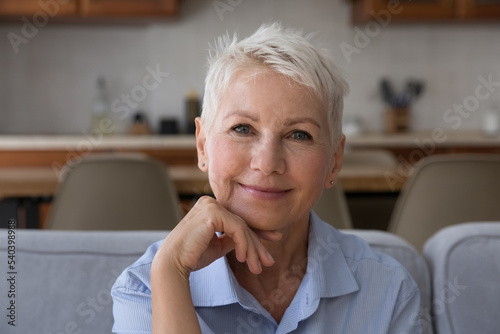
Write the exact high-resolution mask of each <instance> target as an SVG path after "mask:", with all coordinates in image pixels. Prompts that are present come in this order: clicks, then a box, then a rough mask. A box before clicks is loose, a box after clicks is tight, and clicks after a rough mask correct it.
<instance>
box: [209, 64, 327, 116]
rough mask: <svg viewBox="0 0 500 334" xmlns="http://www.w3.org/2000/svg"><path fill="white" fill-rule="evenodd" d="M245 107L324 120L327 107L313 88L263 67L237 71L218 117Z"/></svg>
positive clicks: (264, 111)
mask: <svg viewBox="0 0 500 334" xmlns="http://www.w3.org/2000/svg"><path fill="white" fill-rule="evenodd" d="M234 110H244V111H246V112H250V113H257V114H260V113H262V114H265V115H268V116H269V115H274V116H282V117H287V116H294V117H296V116H308V117H314V118H317V119H318V121H320V122H323V121H324V120H325V119H326V109H325V108H324V106H323V104H322V103H321V101H320V100H319V99H318V98H317V97H316V95H315V94H314V93H313V92H312V90H311V89H309V88H308V87H305V86H303V85H301V84H299V83H297V82H295V81H294V80H292V79H291V78H288V77H285V76H284V75H282V74H279V73H277V72H275V71H272V70H269V69H267V68H263V67H255V68H249V69H242V70H240V71H238V72H236V73H235V74H234V75H233V76H232V78H231V80H230V83H229V85H228V87H227V88H226V89H225V91H224V93H223V94H222V96H221V99H220V101H219V108H218V115H217V116H218V117H216V118H219V119H220V118H221V116H222V118H223V117H224V114H227V113H228V112H234Z"/></svg>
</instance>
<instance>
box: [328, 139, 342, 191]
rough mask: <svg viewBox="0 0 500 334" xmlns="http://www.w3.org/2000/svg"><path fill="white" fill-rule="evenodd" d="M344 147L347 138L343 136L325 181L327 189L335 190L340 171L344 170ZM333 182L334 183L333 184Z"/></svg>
mask: <svg viewBox="0 0 500 334" xmlns="http://www.w3.org/2000/svg"><path fill="white" fill-rule="evenodd" d="M344 146H345V136H344V135H342V139H341V140H340V143H339V144H338V147H337V150H336V151H335V153H334V156H333V161H332V163H331V167H330V171H329V173H328V174H327V176H326V179H325V188H326V189H330V188H333V187H334V186H335V184H336V183H337V177H338V174H339V172H340V169H341V168H342V161H343V159H344ZM331 181H333V183H332V182H331Z"/></svg>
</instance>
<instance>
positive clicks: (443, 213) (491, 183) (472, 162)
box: [388, 154, 500, 250]
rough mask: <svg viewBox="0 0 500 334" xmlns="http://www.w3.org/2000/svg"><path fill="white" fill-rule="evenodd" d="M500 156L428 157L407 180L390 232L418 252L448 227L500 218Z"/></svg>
mask: <svg viewBox="0 0 500 334" xmlns="http://www.w3.org/2000/svg"><path fill="white" fill-rule="evenodd" d="M499 199H500V155H473V154H466V155H461V154H456V155H442V156H432V157H428V158H425V159H423V160H422V161H421V163H419V164H418V165H417V166H416V168H415V171H414V172H413V174H412V175H410V177H409V179H408V181H407V182H406V184H405V186H404V188H403V190H402V192H401V195H400V196H399V198H398V201H397V203H396V206H395V208H394V212H393V215H392V217H391V222H390V223H389V228H388V230H389V231H390V232H393V233H395V234H397V235H399V236H401V237H403V238H404V239H406V240H408V241H409V242H410V243H411V244H413V245H414V246H415V247H416V248H417V249H418V250H421V249H422V246H423V245H424V242H425V241H426V240H427V239H428V238H429V237H431V236H432V235H433V234H434V233H436V232H437V231H438V230H440V229H441V228H443V227H446V226H450V225H454V224H459V223H463V222H467V221H490V220H495V221H496V220H500V205H499Z"/></svg>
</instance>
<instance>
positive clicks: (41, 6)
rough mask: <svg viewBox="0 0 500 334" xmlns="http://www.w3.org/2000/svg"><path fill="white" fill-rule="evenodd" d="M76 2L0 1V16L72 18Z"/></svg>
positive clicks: (51, 0)
mask: <svg viewBox="0 0 500 334" xmlns="http://www.w3.org/2000/svg"><path fill="white" fill-rule="evenodd" d="M77 7H78V4H77V0H45V1H40V0H0V16H33V15H36V14H38V15H43V13H45V15H47V16H49V17H53V16H74V15H76V14H77Z"/></svg>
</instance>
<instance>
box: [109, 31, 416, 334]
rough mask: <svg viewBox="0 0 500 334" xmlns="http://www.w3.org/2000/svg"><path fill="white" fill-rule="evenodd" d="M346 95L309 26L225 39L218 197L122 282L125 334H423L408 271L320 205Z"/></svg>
mask: <svg viewBox="0 0 500 334" xmlns="http://www.w3.org/2000/svg"><path fill="white" fill-rule="evenodd" d="M347 89H348V87H347V83H346V82H345V81H344V79H343V78H342V76H341V74H340V73H339V71H338V69H337V68H336V66H335V65H334V63H333V61H332V59H331V58H330V57H329V56H328V55H327V54H326V53H325V52H324V51H323V50H321V49H318V48H316V47H314V46H313V45H312V44H311V43H310V42H309V40H308V38H305V37H303V36H302V34H301V33H300V32H297V31H292V30H283V29H282V28H281V27H280V26H279V25H278V24H273V25H268V26H262V27H261V28H260V29H259V30H258V31H257V32H256V33H254V34H253V35H252V36H250V37H248V38H246V39H244V40H242V41H239V42H238V41H237V39H236V38H234V39H232V40H231V39H230V38H228V37H226V38H225V39H221V40H219V43H218V46H217V47H216V49H215V50H214V52H212V54H211V59H210V67H209V71H208V75H207V79H206V90H205V99H204V105H203V114H202V116H201V118H199V119H197V120H196V127H197V128H196V143H197V150H198V160H199V162H198V166H199V168H200V169H201V170H203V171H205V172H207V173H208V176H209V180H210V185H211V187H212V189H213V192H214V195H215V199H213V198H211V197H203V198H201V199H200V200H199V201H198V202H197V203H196V204H195V206H194V207H193V208H192V210H191V211H190V212H189V213H188V214H187V215H186V216H185V217H184V219H182V221H181V222H180V223H179V224H178V226H177V227H176V228H175V229H174V230H173V231H172V232H170V234H169V235H168V236H167V238H166V239H165V240H164V241H163V242H158V243H155V244H153V245H152V246H151V247H150V248H149V249H148V251H147V252H146V253H145V254H144V255H143V256H142V257H141V258H140V259H139V260H138V261H137V262H136V263H134V264H133V265H131V266H130V267H129V268H127V269H126V270H125V271H124V273H123V274H122V275H121V276H120V277H119V278H118V280H117V282H116V283H115V285H114V287H113V290H112V294H113V298H114V316H115V325H114V331H115V332H117V333H149V332H151V331H152V332H153V333H291V332H294V333H370V334H374V333H419V332H420V323H419V320H418V311H419V292H418V288H417V286H416V284H415V283H414V281H413V280H412V279H411V277H410V276H409V275H408V273H407V272H406V271H405V270H404V269H403V268H402V267H401V266H400V265H399V264H398V263H397V262H396V261H395V260H392V259H391V258H389V257H387V256H384V255H382V254H380V253H377V252H375V251H373V250H371V249H370V248H369V246H367V244H366V243H365V242H363V241H362V240H360V239H359V238H357V237H354V236H350V235H345V234H343V233H340V232H338V231H336V230H335V229H334V228H333V227H331V226H330V225H328V224H326V223H324V222H322V221H321V220H320V219H319V218H318V216H316V215H315V214H314V212H312V211H311V208H312V207H313V206H314V204H315V203H316V201H317V200H318V199H319V197H320V196H321V192H322V190H323V188H331V187H333V186H334V184H335V182H336V178H337V175H338V172H339V170H340V168H341V165H342V155H343V148H344V142H345V138H344V136H343V135H342V131H341V115H342V107H343V97H344V95H345V94H346V92H347Z"/></svg>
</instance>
